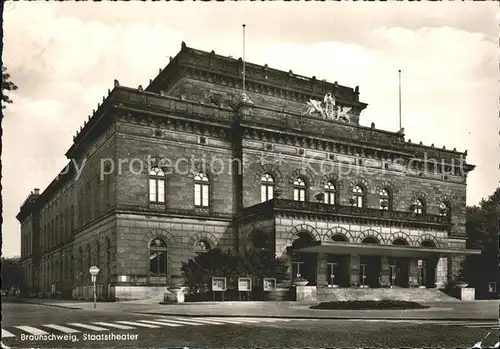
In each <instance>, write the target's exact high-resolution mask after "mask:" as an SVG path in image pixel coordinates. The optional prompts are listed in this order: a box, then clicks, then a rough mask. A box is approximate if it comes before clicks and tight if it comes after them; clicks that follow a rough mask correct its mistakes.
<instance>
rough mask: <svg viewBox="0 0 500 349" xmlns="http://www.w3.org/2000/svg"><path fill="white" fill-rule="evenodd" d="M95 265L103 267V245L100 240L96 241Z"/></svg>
mask: <svg viewBox="0 0 500 349" xmlns="http://www.w3.org/2000/svg"><path fill="white" fill-rule="evenodd" d="M95 265H96V266H97V267H99V268H100V267H101V245H100V244H99V241H97V243H96V249H95Z"/></svg>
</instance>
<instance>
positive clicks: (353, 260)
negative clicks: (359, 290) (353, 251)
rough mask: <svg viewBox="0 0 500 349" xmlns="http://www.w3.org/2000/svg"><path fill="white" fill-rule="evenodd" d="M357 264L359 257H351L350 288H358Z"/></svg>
mask: <svg viewBox="0 0 500 349" xmlns="http://www.w3.org/2000/svg"><path fill="white" fill-rule="evenodd" d="M359 263H360V258H359V255H351V258H350V278H349V280H350V285H351V286H359V285H360V282H359Z"/></svg>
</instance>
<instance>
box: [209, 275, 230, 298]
mask: <svg viewBox="0 0 500 349" xmlns="http://www.w3.org/2000/svg"><path fill="white" fill-rule="evenodd" d="M226 290H227V280H226V278H225V277H215V276H214V277H212V292H213V296H214V302H215V293H216V292H222V301H224V292H226Z"/></svg>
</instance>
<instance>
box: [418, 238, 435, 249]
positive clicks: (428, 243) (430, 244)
mask: <svg viewBox="0 0 500 349" xmlns="http://www.w3.org/2000/svg"><path fill="white" fill-rule="evenodd" d="M420 245H421V246H422V247H427V248H434V247H436V245H434V243H433V242H432V241H430V240H424V241H422V243H421V244H420Z"/></svg>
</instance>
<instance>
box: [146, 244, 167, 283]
mask: <svg viewBox="0 0 500 349" xmlns="http://www.w3.org/2000/svg"><path fill="white" fill-rule="evenodd" d="M149 272H150V273H151V274H152V275H167V244H166V243H165V241H163V240H162V239H160V238H156V239H154V240H153V241H151V244H150V245H149Z"/></svg>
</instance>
